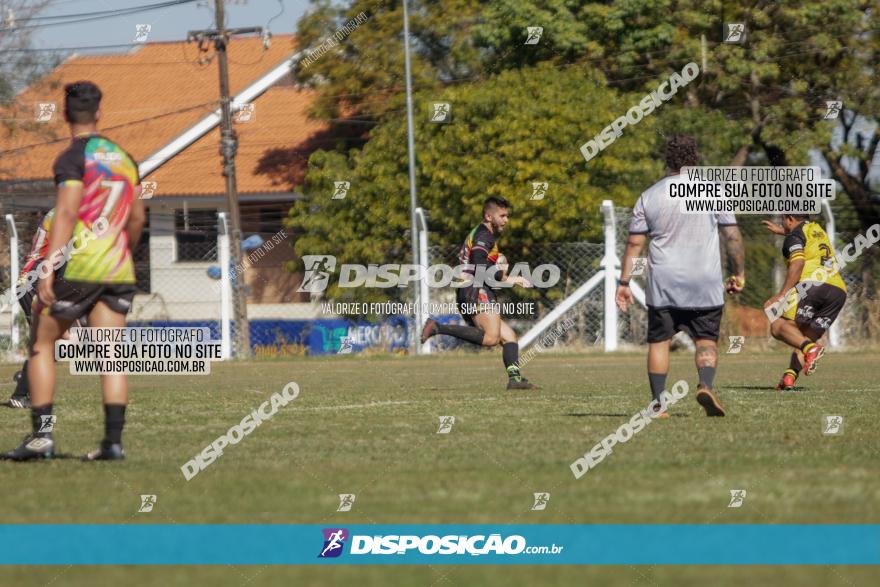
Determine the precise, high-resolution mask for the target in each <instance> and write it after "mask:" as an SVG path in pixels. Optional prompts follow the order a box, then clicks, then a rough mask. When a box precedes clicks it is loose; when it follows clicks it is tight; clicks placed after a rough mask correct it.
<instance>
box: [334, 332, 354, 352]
mask: <svg viewBox="0 0 880 587" xmlns="http://www.w3.org/2000/svg"><path fill="white" fill-rule="evenodd" d="M351 341H352V339H351V337H350V336H343V337H342V338H340V339H339V351H337V353H336V354H337V355H350V354H351V353H352V351H354V346H352V344H351Z"/></svg>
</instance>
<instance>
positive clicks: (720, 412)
mask: <svg viewBox="0 0 880 587" xmlns="http://www.w3.org/2000/svg"><path fill="white" fill-rule="evenodd" d="M697 403H698V404H700V405H701V406H703V409H704V410H706V415H707V416H709V417H723V416H724V414H725V412H724V408H722V407H721V404H720V403H719V402H718V398H716V397H715V394H714V393H712V390H711V389H709V388H708V387H700V388H698V389H697Z"/></svg>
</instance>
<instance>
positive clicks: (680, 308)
mask: <svg viewBox="0 0 880 587" xmlns="http://www.w3.org/2000/svg"><path fill="white" fill-rule="evenodd" d="M665 158H666V170H667V175H666V177H664V178H663V179H661V180H660V181H658V182H657V183H655V184H654V185H652V186H651V187H650V188H648V189H647V190H645V192H643V193H642V195H641V197H639V200H638V202H636V205H635V207H634V208H633V215H632V220H631V222H630V226H629V240H628V241H627V245H626V252H625V253H624V259H623V267H622V268H621V274H620V281H619V282H618V288H617V295H616V300H617V305H618V307H619V308H620V309H621V310H622V311H624V312H625V311H626V309H627V306H628V305H629V304H631V303H633V301H634V299H633V295H632V291H631V290H630V287H629V281H630V277H631V272H632V267H633V259H634V258H635V257H638V256H639V255H640V254H641V251H642V248H643V247H644V244H645V241H646V240H647V238H648V237H651V244H650V247H649V250H648V286H647V291H646V298H647V299H646V302H647V306H648V382H649V384H650V386H651V394H652V395H653V396H654V399H656V400H657V401H658V402H661V400H662V397H661V394H662V393H663V389H664V387H665V386H666V375H667V373H668V371H669V342H670V340H671V339H672V337H673V336H675V334H676V332H679V331H684V332H685V333H687V334H688V335H689V336H690V337H691V338H693V339H694V342H695V343H696V353H695V354H696V357H695V358H696V365H697V372H698V375H699V380H700V383H699V386H698V389H697V396H696V398H697V401H698V402H699V404H700V405H701V406H703V408H704V409H705V410H706V415H708V416H723V415H724V408H722V407H721V403H720V402H719V401H718V398H717V397H716V396H715V393H714V392H713V390H712V385H713V382H714V379H715V369H716V367H717V364H718V336H719V330H720V325H721V311H722V308H723V306H724V290H725V283H724V281H723V279H722V271H721V252H720V243H719V234H720V235H721V236H722V237H723V238H724V239H725V241H726V244H727V247H726V248H727V251H728V254H729V256H730V262H731V265H732V268H733V275H732V276H731V277H729V278H728V280H727V282H726V289H727V291H728V292H730V293H738V292H740V291H742V289H743V286H744V285H745V260H744V259H745V252H744V249H743V241H742V235H741V234H740V231H739V227H738V226H737V225H736V219H735V218H734V216H733V215H732V214H724V213H721V214H714V213H712V214H708V213H706V214H684V213H682V212H681V211H680V210H679V202H678V201H676V200H674V199H673V198H670V197H669V195H668V186H669V184H670V183H671V182H674V181H686V179H685V178H683V177H680V176H679V172H680V170H681V168H682V167H687V166H695V165H697V164H698V162H699V154H698V152H697V144H696V141H695V140H694V139H693V138H692V137H689V136H684V135H676V136H673V137H671V138H670V139H669V140H668V141H667V144H666V156H665ZM661 403H662V402H661ZM658 415H659V416H661V417H668V414H667V413H666V411H665V409H664V408H661V409H660V410H659V412H658Z"/></svg>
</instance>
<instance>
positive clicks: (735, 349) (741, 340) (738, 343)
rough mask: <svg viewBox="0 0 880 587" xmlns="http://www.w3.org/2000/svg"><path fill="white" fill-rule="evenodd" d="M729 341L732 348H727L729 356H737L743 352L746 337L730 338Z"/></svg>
mask: <svg viewBox="0 0 880 587" xmlns="http://www.w3.org/2000/svg"><path fill="white" fill-rule="evenodd" d="M727 338H728V340H729V341H730V346H729V347H727V352H728V354H731V355H736V354H739V352H740V351H742V348H743V345H744V344H746V337H745V336H728V337H727Z"/></svg>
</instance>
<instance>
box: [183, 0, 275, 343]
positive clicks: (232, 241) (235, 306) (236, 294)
mask: <svg viewBox="0 0 880 587" xmlns="http://www.w3.org/2000/svg"><path fill="white" fill-rule="evenodd" d="M223 1H224V0H214V5H215V11H214V16H215V26H216V27H217V28H215V29H213V30H202V31H190V32H189V34H188V35H187V38H188V40H190V41H197V42H198V43H199V49H201V50H203V51H204V50H207V47H208V43H209V42H211V41H213V43H214V49H215V50H216V52H217V62H218V64H219V65H220V154H221V155H222V156H223V175H224V177H226V204H227V207H228V208H229V224H230V234H229V247H230V248H231V249H232V250H231V251H230V253H231V255H230V259H231V261H232V266H233V267H240V266H241V214H240V213H239V209H238V186H237V184H236V180H235V152H236V150H237V149H238V137H237V136H236V134H235V131H234V130H233V129H232V99H231V98H230V96H229V64H228V62H227V59H226V46H227V44H228V42H229V39H230V38H231V37H233V36H236V35H247V34H259V35H262V34H263V28H262V27H245V28H236V29H227V28H226V26H225V22H224V21H225V20H226V15H225V13H224V7H223ZM243 281H244V279H243V275H242V274H241V273H239V275H238V276H237V278H236V279H233V280H231V286H232V319H233V322H234V324H235V350H236V353H235V354H236V356H237V357H238V358H248V357H250V354H251V345H250V327H249V325H248V318H247V298H246V297H245V295H244V288H243V285H244V283H243Z"/></svg>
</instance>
